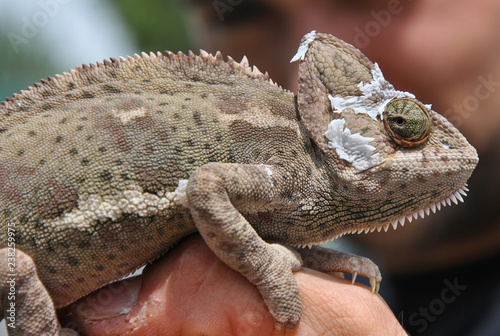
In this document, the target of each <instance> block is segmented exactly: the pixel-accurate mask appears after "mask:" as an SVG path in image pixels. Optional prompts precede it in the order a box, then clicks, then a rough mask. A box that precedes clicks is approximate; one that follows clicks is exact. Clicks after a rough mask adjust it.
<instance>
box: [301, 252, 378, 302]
mask: <svg viewBox="0 0 500 336" xmlns="http://www.w3.org/2000/svg"><path fill="white" fill-rule="evenodd" d="M294 249H295V251H297V252H298V253H299V254H300V255H301V256H302V260H303V266H304V267H308V268H311V269H313V270H316V271H318V272H322V273H333V274H335V275H337V276H341V277H343V274H344V273H349V274H352V283H353V284H354V281H355V280H356V277H357V276H358V275H359V276H363V277H366V278H368V280H369V281H370V286H371V288H372V292H374V293H376V292H377V293H378V290H379V288H380V282H381V281H382V275H381V274H380V270H379V268H378V266H377V265H376V264H375V263H374V262H373V261H371V260H370V259H368V258H365V257H360V256H357V255H355V254H351V253H345V252H340V251H336V250H332V249H328V248H324V247H321V246H312V247H311V248H308V247H300V248H299V247H297V248H294Z"/></svg>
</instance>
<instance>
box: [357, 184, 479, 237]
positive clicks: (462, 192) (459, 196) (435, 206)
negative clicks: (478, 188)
mask: <svg viewBox="0 0 500 336" xmlns="http://www.w3.org/2000/svg"><path fill="white" fill-rule="evenodd" d="M468 191H469V188H467V183H464V185H463V186H461V187H460V188H459V189H458V190H457V191H455V192H453V193H452V194H451V195H450V196H448V197H445V198H443V199H442V200H440V201H436V202H434V203H431V204H428V205H426V206H424V207H423V208H420V209H418V210H415V211H413V212H410V213H408V214H406V215H403V216H401V217H399V218H397V219H395V220H393V221H392V222H389V223H385V224H382V225H378V226H374V227H371V228H365V229H358V230H354V231H353V232H351V233H363V232H364V233H368V232H373V231H375V230H377V232H380V231H382V229H384V231H385V232H387V230H389V227H390V226H391V225H392V227H393V228H394V230H396V229H397V228H398V224H399V225H401V226H404V225H405V221H406V220H408V222H410V223H411V222H412V220H413V219H418V217H419V216H420V217H421V218H424V217H425V215H427V216H428V215H430V213H431V211H432V212H433V213H436V212H437V211H438V210H441V206H443V207H445V206H447V205H451V203H452V202H453V203H455V204H458V203H463V202H464V197H465V196H467V192H468Z"/></svg>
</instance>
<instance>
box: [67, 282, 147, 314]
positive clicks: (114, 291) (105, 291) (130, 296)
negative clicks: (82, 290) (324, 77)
mask: <svg viewBox="0 0 500 336" xmlns="http://www.w3.org/2000/svg"><path fill="white" fill-rule="evenodd" d="M141 279H142V278H141V277H140V276H137V277H133V278H128V279H125V280H122V281H119V282H116V283H113V284H110V285H107V286H106V287H103V288H101V289H99V290H98V291H96V292H93V293H91V294H90V295H88V296H87V297H85V298H83V299H80V300H79V301H78V302H77V303H76V304H75V306H74V308H73V313H74V314H77V315H79V316H80V317H81V318H82V319H85V320H105V319H109V318H112V317H115V316H119V315H124V314H128V313H129V312H130V311H131V310H132V309H133V308H134V307H135V304H136V303H137V297H138V295H139V290H140V289H141Z"/></svg>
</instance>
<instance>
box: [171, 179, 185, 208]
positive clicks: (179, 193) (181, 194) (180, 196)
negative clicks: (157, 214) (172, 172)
mask: <svg viewBox="0 0 500 336" xmlns="http://www.w3.org/2000/svg"><path fill="white" fill-rule="evenodd" d="M187 184H188V180H179V184H178V186H177V188H176V189H175V191H174V193H175V196H176V197H177V200H178V201H179V203H180V204H182V205H183V206H185V207H186V208H187V207H188V205H189V202H188V198H187V193H186V189H187Z"/></svg>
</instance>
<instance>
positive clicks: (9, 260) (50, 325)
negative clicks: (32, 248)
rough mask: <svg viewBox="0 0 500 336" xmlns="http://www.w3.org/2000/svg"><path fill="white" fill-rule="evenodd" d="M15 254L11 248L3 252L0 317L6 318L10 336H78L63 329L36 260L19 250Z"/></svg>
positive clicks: (0, 274)
mask: <svg viewBox="0 0 500 336" xmlns="http://www.w3.org/2000/svg"><path fill="white" fill-rule="evenodd" d="M13 253H14V252H13V251H12V250H9V249H8V248H3V249H1V250H0V261H1V262H0V303H1V304H2V312H1V315H0V317H1V318H4V317H5V318H6V321H5V322H6V324H7V330H8V333H9V335H10V336H14V335H23V336H38V335H47V336H48V335H50V336H52V335H56V336H77V335H78V334H77V333H76V332H75V331H73V330H70V329H61V326H60V325H59V322H58V320H57V316H56V312H55V309H54V305H53V303H52V299H51V298H50V296H49V293H48V292H47V290H46V289H45V286H44V285H43V283H42V282H41V281H40V279H39V278H38V275H37V273H36V267H35V263H34V262H33V259H31V258H30V257H29V256H28V255H27V254H26V253H24V252H22V251H21V250H19V249H17V250H16V252H15V256H13V255H12V254H13ZM1 318H0V320H1Z"/></svg>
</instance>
